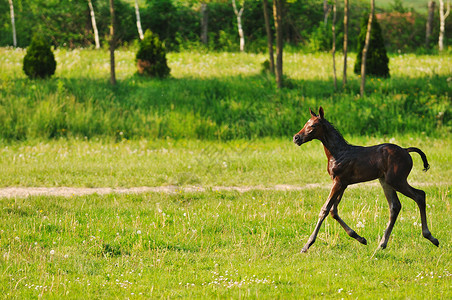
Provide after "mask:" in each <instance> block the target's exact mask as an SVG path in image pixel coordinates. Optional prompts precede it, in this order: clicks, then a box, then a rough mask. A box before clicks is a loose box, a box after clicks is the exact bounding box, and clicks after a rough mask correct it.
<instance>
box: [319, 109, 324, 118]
mask: <svg viewBox="0 0 452 300" xmlns="http://www.w3.org/2000/svg"><path fill="white" fill-rule="evenodd" d="M319 116H320V119H323V108H322V107H321V106H320V108H319Z"/></svg>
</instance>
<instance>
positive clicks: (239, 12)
mask: <svg viewBox="0 0 452 300" xmlns="http://www.w3.org/2000/svg"><path fill="white" fill-rule="evenodd" d="M232 7H233V8H234V13H235V15H236V16H237V28H238V31H239V38H240V51H241V52H243V51H245V35H244V33H243V27H242V14H243V9H244V8H245V1H243V4H242V8H241V9H240V10H237V5H236V4H235V0H232Z"/></svg>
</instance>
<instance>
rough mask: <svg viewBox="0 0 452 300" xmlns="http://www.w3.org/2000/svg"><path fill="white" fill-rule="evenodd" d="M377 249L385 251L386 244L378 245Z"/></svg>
mask: <svg viewBox="0 0 452 300" xmlns="http://www.w3.org/2000/svg"><path fill="white" fill-rule="evenodd" d="M378 248H379V249H386V244H380V245H379V246H378Z"/></svg>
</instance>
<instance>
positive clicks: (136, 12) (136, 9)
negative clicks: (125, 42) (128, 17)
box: [135, 0, 144, 40]
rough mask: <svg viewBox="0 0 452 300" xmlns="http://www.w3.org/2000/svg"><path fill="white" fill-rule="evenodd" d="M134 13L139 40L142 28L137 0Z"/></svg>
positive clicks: (142, 36) (141, 37)
mask: <svg viewBox="0 0 452 300" xmlns="http://www.w3.org/2000/svg"><path fill="white" fill-rule="evenodd" d="M135 15H136V16H137V29H138V35H139V36H140V40H142V39H143V38H144V35H143V29H142V28H141V18H140V8H139V7H138V0H135Z"/></svg>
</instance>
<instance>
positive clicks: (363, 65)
mask: <svg viewBox="0 0 452 300" xmlns="http://www.w3.org/2000/svg"><path fill="white" fill-rule="evenodd" d="M374 11H375V0H371V1H370V14H369V21H368V22H367V32H366V41H365V43H364V49H363V56H362V63H361V88H360V94H361V97H363V96H364V95H365V90H364V88H365V85H366V59H367V51H368V50H369V43H370V32H371V30H372V21H373V17H374Z"/></svg>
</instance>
